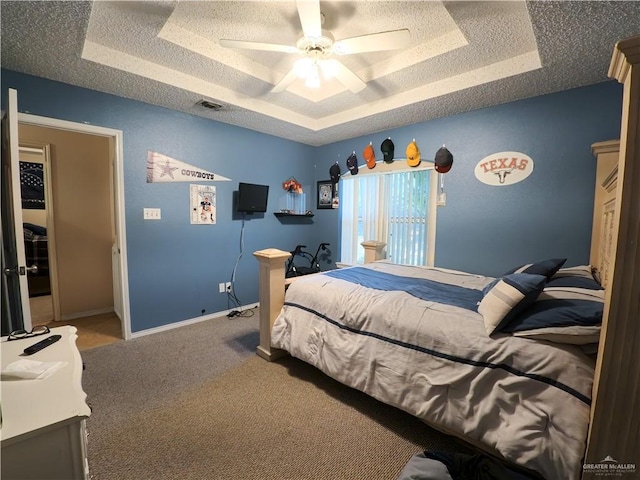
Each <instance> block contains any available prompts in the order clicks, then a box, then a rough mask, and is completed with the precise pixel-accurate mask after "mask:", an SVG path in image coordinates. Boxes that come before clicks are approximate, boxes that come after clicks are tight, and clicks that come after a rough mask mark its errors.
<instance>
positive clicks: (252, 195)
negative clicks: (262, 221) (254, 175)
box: [238, 182, 269, 213]
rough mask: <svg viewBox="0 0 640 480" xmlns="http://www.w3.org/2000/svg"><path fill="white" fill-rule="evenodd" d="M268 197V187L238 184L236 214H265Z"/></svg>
mask: <svg viewBox="0 0 640 480" xmlns="http://www.w3.org/2000/svg"><path fill="white" fill-rule="evenodd" d="M268 197H269V185H255V184H253V183H242V182H240V183H239V184H238V212H244V213H255V212H266V211H267V198H268Z"/></svg>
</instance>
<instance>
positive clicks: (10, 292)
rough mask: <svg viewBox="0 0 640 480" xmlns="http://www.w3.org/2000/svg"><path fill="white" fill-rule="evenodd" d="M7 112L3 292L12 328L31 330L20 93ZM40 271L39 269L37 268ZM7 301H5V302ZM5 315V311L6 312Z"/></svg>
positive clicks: (12, 95) (13, 96)
mask: <svg viewBox="0 0 640 480" xmlns="http://www.w3.org/2000/svg"><path fill="white" fill-rule="evenodd" d="M8 94H9V98H8V100H7V112H6V114H5V116H4V117H3V118H2V175H3V185H2V186H3V190H5V189H6V190H5V191H3V197H2V203H3V205H2V217H3V220H2V248H3V256H2V257H3V258H2V260H3V265H2V268H3V272H2V283H3V288H2V293H3V296H6V299H7V300H6V301H7V309H8V313H9V315H10V316H11V317H12V318H11V321H12V329H13V328H24V329H25V330H31V307H30V306H29V285H28V283H27V270H28V269H31V268H32V267H27V264H26V260H27V259H26V255H25V249H24V234H23V230H22V195H21V193H20V163H19V151H18V92H17V90H14V89H9V92H8ZM36 268H37V267H36ZM3 300H4V299H3ZM3 313H4V312H3Z"/></svg>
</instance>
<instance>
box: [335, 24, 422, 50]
mask: <svg viewBox="0 0 640 480" xmlns="http://www.w3.org/2000/svg"><path fill="white" fill-rule="evenodd" d="M410 41H411V33H410V32H409V30H407V29H406V28H404V29H402V30H391V31H389V32H380V33H372V34H369V35H362V36H359V37H351V38H345V39H344V40H338V41H337V42H336V43H334V44H333V51H334V52H335V53H337V54H338V55H349V54H352V53H364V52H380V51H383V50H398V49H400V48H405V47H407V46H408V45H409V42H410Z"/></svg>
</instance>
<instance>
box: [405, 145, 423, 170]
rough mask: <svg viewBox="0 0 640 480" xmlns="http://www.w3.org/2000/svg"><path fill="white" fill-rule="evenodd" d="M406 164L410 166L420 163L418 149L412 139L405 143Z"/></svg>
mask: <svg viewBox="0 0 640 480" xmlns="http://www.w3.org/2000/svg"><path fill="white" fill-rule="evenodd" d="M406 154H407V165H409V166H410V167H417V166H418V165H420V149H419V148H418V144H417V143H416V141H415V140H414V141H412V142H410V143H409V145H407V150H406Z"/></svg>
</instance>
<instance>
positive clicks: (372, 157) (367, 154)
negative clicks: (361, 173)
mask: <svg viewBox="0 0 640 480" xmlns="http://www.w3.org/2000/svg"><path fill="white" fill-rule="evenodd" d="M362 156H363V157H364V160H365V162H367V167H369V168H373V167H375V166H376V152H374V151H373V146H372V145H371V144H369V145H367V146H366V147H364V150H363V151H362Z"/></svg>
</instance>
